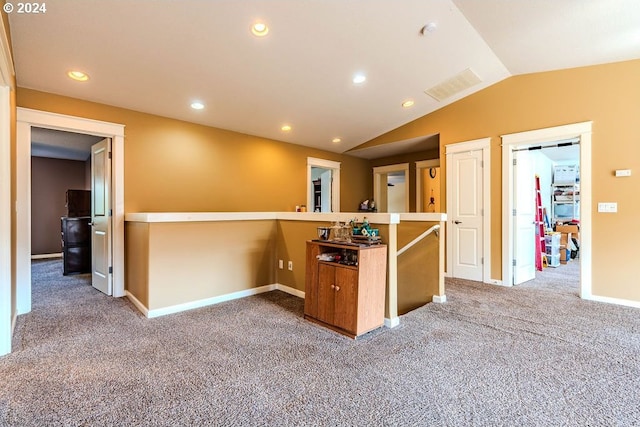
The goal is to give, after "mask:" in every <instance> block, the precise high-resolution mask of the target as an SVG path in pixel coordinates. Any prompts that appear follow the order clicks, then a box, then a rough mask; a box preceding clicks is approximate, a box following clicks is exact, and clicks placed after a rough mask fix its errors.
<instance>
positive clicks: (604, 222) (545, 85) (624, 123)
mask: <svg viewBox="0 0 640 427" xmlns="http://www.w3.org/2000/svg"><path fill="white" fill-rule="evenodd" d="M638 117H640V60H635V61H628V62H621V63H614V64H606V65H598V66H592V67H584V68H576V69H568V70H561V71H553V72H546V73H537V74H528V75H521V76H516V77H512V78H509V79H506V80H504V81H502V82H500V83H498V84H495V85H493V86H491V87H489V88H487V89H485V90H482V91H480V92H478V93H476V94H474V95H471V96H469V97H467V98H464V99H462V100H460V101H458V102H456V103H454V104H451V105H449V106H447V107H444V108H442V109H440V110H438V111H436V112H434V113H431V114H429V115H427V116H424V117H422V118H420V119H417V120H415V121H413V122H411V123H408V124H406V125H404V126H402V127H400V128H398V129H395V130H393V131H391V132H389V133H387V134H384V135H381V136H380V137H378V138H375V139H373V140H371V141H369V142H367V143H366V144H363V146H362V147H364V146H373V145H378V144H384V143H389V142H393V141H400V140H404V139H409V138H414V137H417V136H421V135H430V134H436V133H438V134H440V152H441V158H442V159H443V162H442V164H441V172H442V176H443V177H444V176H445V175H444V174H445V167H446V165H445V164H444V158H443V157H444V156H443V153H444V149H443V147H444V146H446V145H447V144H451V143H456V142H462V141H468V140H473V139H478V138H483V137H491V165H492V171H491V194H492V201H491V211H492V218H491V233H492V240H491V241H492V248H491V258H492V265H491V271H492V278H496V279H499V278H501V262H502V261H501V238H502V236H501V227H502V225H501V209H502V201H501V197H500V195H501V179H502V177H501V168H502V164H501V148H500V135H504V134H509V133H516V132H522V131H527V130H533V129H541V128H546V127H552V126H558V125H564V124H569V123H577V122H584V121H593V135H592V143H593V148H592V159H593V160H592V168H593V175H592V179H593V182H592V184H593V195H592V196H593V202H594V206H593V211H592V218H593V223H592V233H593V248H592V254H593V261H594V263H593V266H592V269H593V287H592V291H593V294H594V295H599V296H607V297H612V298H620V299H627V300H632V301H640V282H638V280H637V277H638V275H639V274H640V268H639V267H638V265H639V264H638V262H637V261H636V259H635V254H636V253H637V241H638V240H640V222H639V221H637V213H638V211H639V209H640V199H639V198H638V197H637V189H638V188H640V182H639V180H640V137H639V136H638V135H639V133H638V131H637V130H636V127H637V123H638ZM360 148H361V147H360ZM615 169H631V170H632V171H633V172H634V173H633V175H632V176H631V177H629V178H615V177H614V175H613V171H614V170H615ZM445 185H446V183H445V180H444V179H443V181H442V199H443V200H442V203H446V202H445V200H444V194H445V193H444V189H445ZM603 201H608V202H618V213H617V214H602V213H598V212H597V211H596V208H597V203H598V202H603ZM443 206H444V205H443Z"/></svg>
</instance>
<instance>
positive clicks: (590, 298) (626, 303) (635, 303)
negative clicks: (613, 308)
mask: <svg viewBox="0 0 640 427" xmlns="http://www.w3.org/2000/svg"><path fill="white" fill-rule="evenodd" d="M583 299H585V300H588V301H597V302H605V303H607V304H616V305H622V306H625V307H633V308H640V301H632V300H628V299H621V298H611V297H603V296H599V295H589V296H584V297H583Z"/></svg>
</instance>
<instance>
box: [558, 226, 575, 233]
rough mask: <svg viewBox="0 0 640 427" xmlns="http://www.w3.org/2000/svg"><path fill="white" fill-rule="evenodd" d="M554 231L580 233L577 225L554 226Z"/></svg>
mask: <svg viewBox="0 0 640 427" xmlns="http://www.w3.org/2000/svg"><path fill="white" fill-rule="evenodd" d="M556 231H558V232H560V233H575V234H578V232H579V231H580V230H579V229H578V226H577V225H556Z"/></svg>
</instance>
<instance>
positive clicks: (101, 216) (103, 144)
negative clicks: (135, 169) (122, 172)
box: [91, 138, 112, 295]
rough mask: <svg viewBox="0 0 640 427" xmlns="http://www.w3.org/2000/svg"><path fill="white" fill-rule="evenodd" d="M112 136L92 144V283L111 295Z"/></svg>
mask: <svg viewBox="0 0 640 427" xmlns="http://www.w3.org/2000/svg"><path fill="white" fill-rule="evenodd" d="M110 152H111V140H110V139H109V138H106V139H103V140H102V141H100V142H98V143H97V144H95V145H93V146H92V147H91V224H92V227H91V284H92V285H93V287H94V288H96V289H97V290H99V291H101V292H104V293H105V294H107V295H111V294H112V289H111V284H112V283H111V277H112V276H111V272H110V271H109V270H110V267H111V215H110V210H111V203H110V200H111V196H110V185H109V184H110V182H111V159H110V156H109V154H110Z"/></svg>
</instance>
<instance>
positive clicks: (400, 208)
mask: <svg viewBox="0 0 640 427" xmlns="http://www.w3.org/2000/svg"><path fill="white" fill-rule="evenodd" d="M408 183H409V163H401V164H397V165H389V166H379V167H374V168H373V200H374V201H375V202H376V206H377V209H378V212H392V213H403V212H409V189H408V185H407V184H408Z"/></svg>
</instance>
